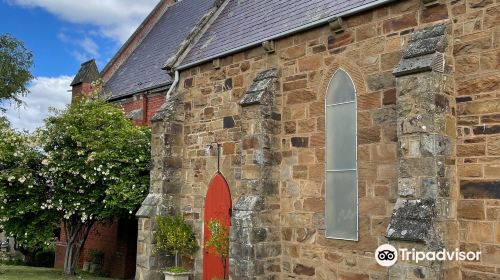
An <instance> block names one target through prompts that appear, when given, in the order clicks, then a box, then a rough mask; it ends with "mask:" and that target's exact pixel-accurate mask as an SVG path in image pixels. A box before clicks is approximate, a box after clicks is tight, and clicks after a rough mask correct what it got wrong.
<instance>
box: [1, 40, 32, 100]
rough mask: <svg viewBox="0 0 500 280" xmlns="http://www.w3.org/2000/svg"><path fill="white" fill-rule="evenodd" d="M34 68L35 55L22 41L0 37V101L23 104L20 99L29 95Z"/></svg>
mask: <svg viewBox="0 0 500 280" xmlns="http://www.w3.org/2000/svg"><path fill="white" fill-rule="evenodd" d="M32 66H33V55H32V53H31V52H30V51H28V50H27V49H26V48H25V47H24V44H23V43H22V42H21V41H19V40H17V39H16V38H15V37H13V36H12V35H10V34H3V35H0V101H3V100H4V99H10V100H13V101H14V102H15V103H17V104H20V103H21V100H20V99H19V97H20V96H23V95H25V94H26V93H28V88H27V84H28V82H29V81H31V80H32V79H33V75H32V74H31V72H30V68H31V67H32ZM0 109H2V108H0Z"/></svg>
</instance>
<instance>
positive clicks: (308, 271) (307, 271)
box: [293, 263, 316, 276]
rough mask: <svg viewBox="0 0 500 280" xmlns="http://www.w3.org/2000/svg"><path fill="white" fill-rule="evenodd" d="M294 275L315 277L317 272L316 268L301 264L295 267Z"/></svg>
mask: <svg viewBox="0 0 500 280" xmlns="http://www.w3.org/2000/svg"><path fill="white" fill-rule="evenodd" d="M293 273H294V274H297V275H305V276H314V275H315V274H316V270H315V269H314V267H311V266H306V265H303V264H300V263H299V264H296V265H295V266H294V268H293Z"/></svg>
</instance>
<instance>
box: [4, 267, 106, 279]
mask: <svg viewBox="0 0 500 280" xmlns="http://www.w3.org/2000/svg"><path fill="white" fill-rule="evenodd" d="M0 279H1V280H104V279H105V280H110V279H111V278H105V277H97V276H93V275H89V274H86V273H84V272H79V271H78V272H77V275H76V276H72V277H68V276H65V275H64V274H63V273H62V270H60V269H55V268H41V267H29V266H8V265H0Z"/></svg>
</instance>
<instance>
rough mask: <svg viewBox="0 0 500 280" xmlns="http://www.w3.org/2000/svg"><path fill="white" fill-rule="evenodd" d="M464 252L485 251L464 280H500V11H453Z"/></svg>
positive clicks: (467, 7) (485, 4)
mask: <svg viewBox="0 0 500 280" xmlns="http://www.w3.org/2000/svg"><path fill="white" fill-rule="evenodd" d="M453 13H454V24H453V37H454V45H453V56H454V60H455V86H456V102H457V134H458V141H457V169H458V180H459V186H460V200H459V201H458V211H457V215H458V220H459V222H460V247H461V248H462V249H463V250H467V251H469V250H471V251H479V250H480V251H481V252H482V258H481V261H479V262H464V263H462V266H461V267H462V272H463V279H500V276H499V273H500V200H499V199H500V5H499V2H498V1H496V2H495V1H457V3H456V4H455V5H454V6H453Z"/></svg>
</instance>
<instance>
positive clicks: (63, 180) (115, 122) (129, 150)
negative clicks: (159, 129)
mask: <svg viewBox="0 0 500 280" xmlns="http://www.w3.org/2000/svg"><path fill="white" fill-rule="evenodd" d="M41 140H42V145H43V148H44V150H45V153H46V157H45V159H44V161H43V162H42V163H43V165H44V167H43V175H44V176H46V177H47V178H49V179H50V181H51V182H52V184H53V188H52V190H51V191H52V196H53V199H52V201H51V202H49V203H48V205H47V206H49V205H50V206H51V207H53V208H55V209H57V211H59V212H60V213H61V214H62V216H63V218H64V219H71V218H72V217H75V218H77V219H78V220H81V221H82V222H85V221H87V220H104V219H110V218H112V217H116V216H126V215H130V214H132V213H133V212H134V211H135V210H137V208H138V206H139V205H140V203H141V202H142V201H143V200H144V198H145V196H146V194H147V191H148V188H149V167H150V130H149V128H147V127H136V126H134V125H133V124H132V122H130V121H129V120H127V119H126V118H125V116H124V114H123V111H122V110H121V109H119V108H117V107H116V106H114V105H112V104H109V103H107V102H105V101H104V100H101V99H99V98H96V97H92V98H88V99H80V100H76V101H74V102H73V103H72V104H71V105H70V106H69V107H68V108H67V109H66V110H64V111H62V112H58V114H57V115H55V116H52V117H49V118H48V119H47V120H46V128H45V129H44V130H43V131H41Z"/></svg>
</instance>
